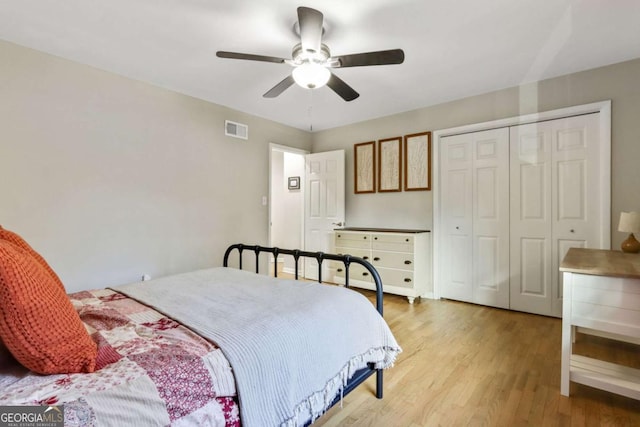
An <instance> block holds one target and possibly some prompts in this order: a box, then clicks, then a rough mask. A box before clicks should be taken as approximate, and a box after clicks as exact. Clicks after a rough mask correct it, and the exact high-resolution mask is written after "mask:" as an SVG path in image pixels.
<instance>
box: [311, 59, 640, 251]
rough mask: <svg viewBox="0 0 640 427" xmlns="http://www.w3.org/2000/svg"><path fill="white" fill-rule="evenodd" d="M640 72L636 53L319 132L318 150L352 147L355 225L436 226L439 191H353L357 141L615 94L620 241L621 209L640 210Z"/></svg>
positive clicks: (351, 216)
mask: <svg viewBox="0 0 640 427" xmlns="http://www.w3.org/2000/svg"><path fill="white" fill-rule="evenodd" d="M639 76H640V59H636V60H633V61H629V62H624V63H620V64H615V65H611V66H607V67H602V68H597V69H593V70H589V71H584V72H580V73H575V74H571V75H567V76H563V77H558V78H554V79H550V80H545V81H542V82H538V83H534V84H527V85H523V86H521V87H516V88H509V89H504V90H500V91H497V92H492V93H488V94H484V95H479V96H474V97H471V98H465V99H461V100H457V101H453V102H449V103H446V104H441V105H436V106H432V107H427V108H422V109H419V110H414V111H409V112H406V113H402V114H397V115H394V116H388V117H384V118H380V119H376V120H371V121H367V122H362V123H358V124H354V125H350V126H344V127H340V128H335V129H331V130H327V131H323V132H317V133H315V134H314V135H313V151H314V152H319V151H327V150H334V149H339V148H344V149H346V152H347V159H346V162H347V201H346V202H347V219H346V220H347V224H348V225H351V226H378V227H417V228H427V229H430V228H431V227H432V193H431V192H401V193H379V194H354V193H353V144H355V143H358V142H364V141H370V140H378V139H382V138H387V137H393V136H400V135H406V134H410V133H415V132H420V131H426V130H431V131H435V130H438V129H446V128H451V127H455V126H461V125H465V124H472V123H480V122H486V121H491V120H495V119H502V118H507V117H514V116H518V115H523V114H530V113H535V112H541V111H548V110H554V109H558V108H563V107H569V106H573V105H581V104H588V103H591V102H597V101H604V100H608V99H611V100H612V119H611V120H612V122H611V127H612V141H611V145H612V147H611V149H612V177H611V182H612V189H611V190H612V191H611V194H612V200H611V210H612V216H611V218H612V224H611V225H612V229H611V236H612V239H611V240H612V246H613V247H614V248H616V249H617V248H619V247H620V242H621V241H622V240H623V239H624V238H625V237H626V236H625V235H623V233H619V232H618V231H617V227H618V219H619V217H620V211H622V210H625V211H627V210H636V211H640V167H639V164H640V77H639ZM421 84H422V83H421ZM426 84H428V82H427V83H426Z"/></svg>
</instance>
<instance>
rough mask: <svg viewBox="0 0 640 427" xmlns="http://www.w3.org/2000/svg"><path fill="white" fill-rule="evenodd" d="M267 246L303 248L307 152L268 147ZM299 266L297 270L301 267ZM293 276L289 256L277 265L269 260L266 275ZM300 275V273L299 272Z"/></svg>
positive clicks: (274, 146)
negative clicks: (274, 273) (268, 273)
mask: <svg viewBox="0 0 640 427" xmlns="http://www.w3.org/2000/svg"><path fill="white" fill-rule="evenodd" d="M269 148H270V151H269V200H270V203H269V246H272V247H274V246H275V247H279V248H286V249H299V248H304V247H305V245H304V194H305V155H306V154H308V151H304V150H300V149H296V148H292V147H287V146H285V145H278V144H270V145H269ZM302 264H303V263H300V269H302V268H303V266H302ZM276 269H277V272H278V275H279V274H280V273H281V272H283V273H287V274H294V272H295V263H294V260H293V257H291V256H287V255H281V256H279V257H278V265H275V263H274V260H273V258H271V259H270V262H269V270H270V271H269V272H270V274H271V275H273V272H274V270H276ZM300 273H301V274H303V272H302V270H301V271H300Z"/></svg>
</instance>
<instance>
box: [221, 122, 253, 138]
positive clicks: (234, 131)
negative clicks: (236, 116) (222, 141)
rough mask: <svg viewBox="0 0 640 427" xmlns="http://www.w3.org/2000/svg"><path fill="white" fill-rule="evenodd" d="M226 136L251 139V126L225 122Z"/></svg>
mask: <svg viewBox="0 0 640 427" xmlns="http://www.w3.org/2000/svg"><path fill="white" fill-rule="evenodd" d="M224 134H225V135H227V136H232V137H234V138H240V139H249V126H247V125H243V124H242V123H236V122H232V121H231V120H225V121H224Z"/></svg>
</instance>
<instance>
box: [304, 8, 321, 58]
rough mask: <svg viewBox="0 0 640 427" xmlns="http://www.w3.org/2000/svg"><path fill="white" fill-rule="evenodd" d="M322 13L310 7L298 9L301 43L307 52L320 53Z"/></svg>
mask: <svg viewBox="0 0 640 427" xmlns="http://www.w3.org/2000/svg"><path fill="white" fill-rule="evenodd" d="M323 20H324V17H323V15H322V12H320V11H318V10H315V9H311V8H310V7H302V6H301V7H299V8H298V25H299V26H300V43H301V44H302V49H303V50H305V51H307V52H312V53H315V52H320V44H321V42H322V22H323Z"/></svg>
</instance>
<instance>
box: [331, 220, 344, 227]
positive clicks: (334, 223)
mask: <svg viewBox="0 0 640 427" xmlns="http://www.w3.org/2000/svg"><path fill="white" fill-rule="evenodd" d="M331 225H337V226H338V227H342V221H340V222H332V223H331Z"/></svg>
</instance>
